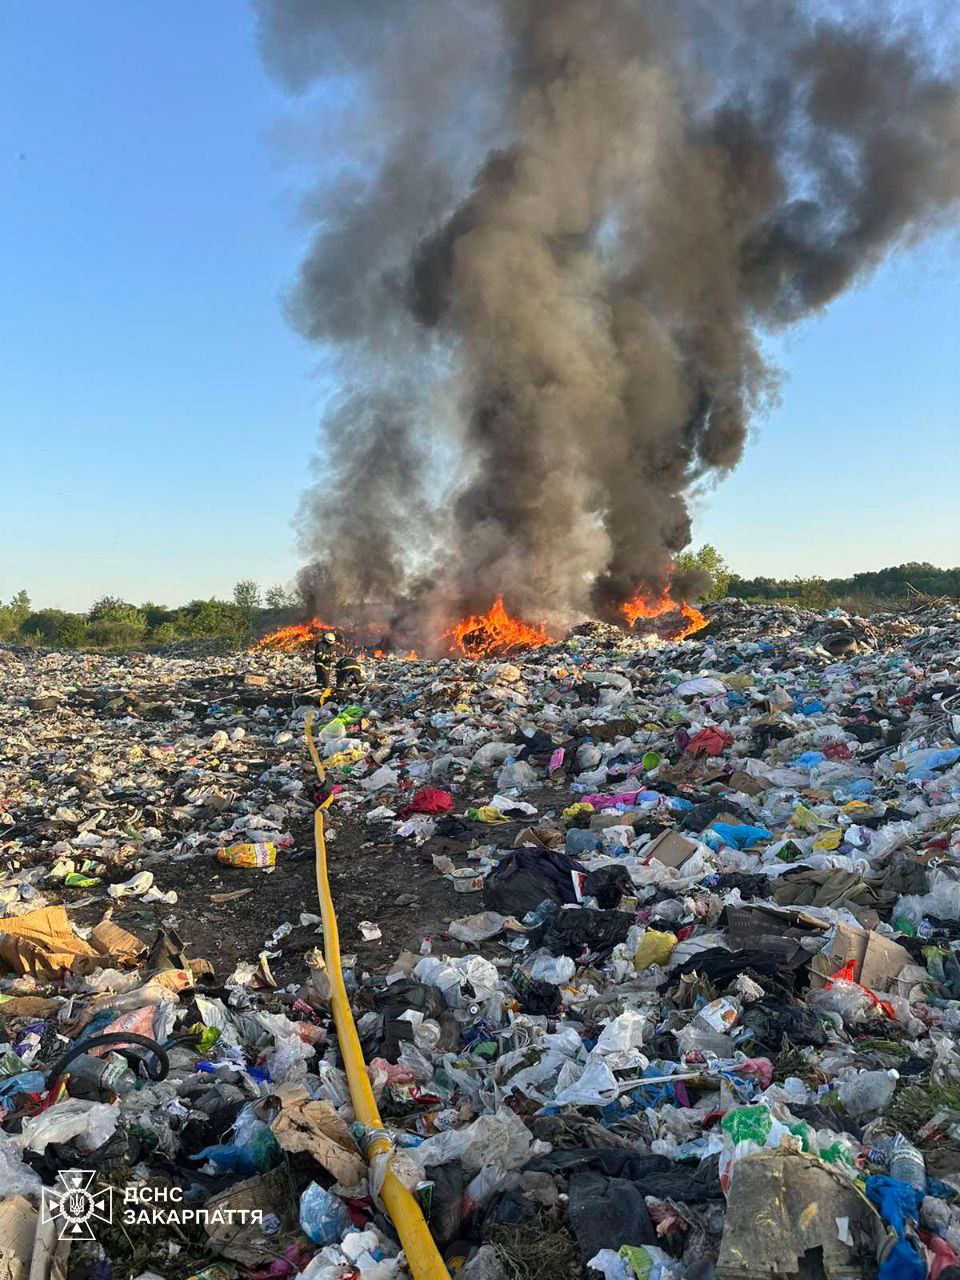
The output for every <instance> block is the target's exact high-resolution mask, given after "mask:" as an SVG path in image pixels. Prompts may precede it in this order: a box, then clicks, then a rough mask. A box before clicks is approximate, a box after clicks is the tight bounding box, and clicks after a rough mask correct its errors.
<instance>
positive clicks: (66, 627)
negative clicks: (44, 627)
mask: <svg viewBox="0 0 960 1280" xmlns="http://www.w3.org/2000/svg"><path fill="white" fill-rule="evenodd" d="M86 638H87V620H86V618H84V617H83V616H82V615H81V614H79V613H68V614H65V615H64V617H63V618H62V619H61V622H60V626H59V627H58V628H57V644H62V645H63V647H64V648H65V649H79V648H80V647H81V645H82V644H83V642H84V641H85V640H86Z"/></svg>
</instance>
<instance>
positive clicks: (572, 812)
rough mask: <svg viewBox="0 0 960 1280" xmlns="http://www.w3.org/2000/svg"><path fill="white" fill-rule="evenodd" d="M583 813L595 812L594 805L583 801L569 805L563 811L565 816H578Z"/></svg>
mask: <svg viewBox="0 0 960 1280" xmlns="http://www.w3.org/2000/svg"><path fill="white" fill-rule="evenodd" d="M581 813H593V805H592V804H584V803H583V802H582V801H580V802H579V803H577V804H571V805H568V806H567V807H566V809H564V811H563V816H564V817H565V818H578V817H579V816H580V814H581Z"/></svg>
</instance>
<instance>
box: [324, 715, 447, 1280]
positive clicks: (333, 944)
mask: <svg viewBox="0 0 960 1280" xmlns="http://www.w3.org/2000/svg"><path fill="white" fill-rule="evenodd" d="M306 735H307V747H308V748H309V751H310V757H311V759H312V760H313V766H314V768H315V769H316V771H317V778H318V779H319V781H320V783H321V785H323V783H324V781H325V777H326V775H325V772H324V768H323V763H322V761H321V760H320V755H319V753H318V751H317V748H316V744H315V743H314V740H313V711H312V710H310V711H308V712H307V724H306ZM332 799H333V796H332V795H330V796H328V797H327V798H326V800H324V801H323V803H322V804H321V805H319V806H318V808H317V812H316V817H315V819H314V826H313V834H314V842H315V844H316V850H317V897H318V898H319V900H320V915H321V918H322V920H323V955H324V960H325V961H326V966H327V976H328V978H329V980H330V1007H331V1009H332V1011H333V1020H334V1023H335V1024H336V1028H337V1038H338V1040H339V1042H340V1056H341V1058H342V1059H343V1069H344V1071H345V1072H346V1076H347V1084H348V1085H349V1087H350V1100H351V1101H352V1103H353V1113H354V1115H355V1116H356V1118H357V1120H358V1121H359V1122H360V1123H361V1124H362V1125H363V1127H364V1128H365V1129H366V1131H367V1133H368V1135H369V1139H368V1143H367V1158H368V1160H369V1161H372V1160H373V1159H374V1158H375V1157H377V1156H384V1157H385V1156H387V1153H388V1152H389V1151H390V1149H391V1143H390V1139H389V1138H388V1137H387V1135H386V1133H385V1132H384V1129H383V1121H382V1120H381V1119H380V1112H379V1111H378V1110H377V1103H376V1099H375V1098H374V1096H373V1090H372V1089H371V1087H370V1078H369V1076H368V1075H367V1064H366V1063H365V1062H364V1060H363V1051H362V1049H361V1048H360V1037H359V1036H358V1035H357V1028H356V1026H355V1025H354V1021H353V1013H352V1011H351V1009H350V1001H349V999H348V998H347V990H346V987H345V986H344V985H343V970H342V969H341V967H340V935H339V933H338V931H337V916H336V912H335V911H334V907H333V898H332V897H331V896H330V882H329V880H328V879H327V846H326V841H325V840H324V836H323V811H324V809H326V808H327V806H328V805H329V804H330V801H331V800H332ZM380 1194H381V1198H382V1200H383V1203H384V1205H385V1206H386V1208H387V1212H388V1213H389V1214H390V1218H391V1220H392V1222H393V1225H394V1226H395V1227H396V1229H397V1234H398V1235H399V1237H400V1243H401V1244H402V1245H403V1249H404V1252H405V1253H406V1255H407V1263H408V1265H409V1267H410V1271H411V1273H412V1274H413V1277H414V1280H449V1274H450V1273H449V1272H448V1271H447V1268H446V1267H445V1266H444V1263H443V1259H442V1258H441V1257H440V1254H439V1252H438V1251H437V1246H436V1245H435V1244H434V1242H433V1237H432V1236H431V1235H430V1232H429V1230H428V1228H427V1224H426V1222H425V1221H424V1218H423V1214H422V1213H421V1212H420V1206H419V1204H418V1203H417V1201H416V1199H415V1198H414V1197H413V1195H411V1193H410V1192H409V1191H408V1190H407V1188H406V1187H405V1186H404V1185H403V1183H402V1182H401V1181H400V1180H399V1178H397V1177H395V1176H394V1174H393V1172H392V1171H391V1170H390V1168H389V1166H388V1168H387V1174H386V1177H385V1178H384V1181H383V1187H382V1190H381V1193H380Z"/></svg>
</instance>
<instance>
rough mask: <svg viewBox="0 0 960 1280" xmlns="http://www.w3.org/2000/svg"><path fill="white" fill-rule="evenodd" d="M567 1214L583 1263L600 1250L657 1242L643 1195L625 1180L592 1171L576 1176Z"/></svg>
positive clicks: (637, 1188)
mask: <svg viewBox="0 0 960 1280" xmlns="http://www.w3.org/2000/svg"><path fill="white" fill-rule="evenodd" d="M568 1211H569V1215H570V1226H571V1228H572V1230H573V1234H574V1236H575V1237H576V1240H577V1245H578V1246H579V1248H580V1253H581V1255H582V1256H583V1260H584V1262H588V1261H589V1260H590V1259H591V1258H592V1257H593V1256H594V1255H595V1254H596V1253H598V1252H599V1251H600V1250H601V1249H614V1250H617V1249H619V1248H620V1247H621V1246H622V1245H625V1244H632V1245H640V1244H656V1243H657V1230H656V1227H654V1225H653V1222H652V1220H651V1218H650V1214H649V1213H648V1212H647V1206H646V1204H645V1203H644V1200H643V1192H642V1191H641V1190H640V1188H639V1187H638V1186H637V1185H636V1184H635V1183H633V1182H628V1181H627V1180H626V1179H625V1178H608V1177H605V1176H604V1175H603V1174H602V1173H595V1172H594V1171H593V1170H591V1169H586V1170H583V1171H582V1172H577V1173H575V1174H574V1175H573V1177H572V1178H571V1179H570V1205H569V1210H568Z"/></svg>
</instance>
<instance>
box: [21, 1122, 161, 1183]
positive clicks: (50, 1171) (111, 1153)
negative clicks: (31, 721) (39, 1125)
mask: <svg viewBox="0 0 960 1280" xmlns="http://www.w3.org/2000/svg"><path fill="white" fill-rule="evenodd" d="M141 1156H142V1151H141V1143H140V1139H139V1138H138V1137H137V1136H136V1134H132V1133H130V1134H128V1133H126V1132H125V1131H124V1130H123V1129H122V1128H120V1129H117V1130H115V1131H114V1132H113V1133H112V1134H111V1135H110V1137H109V1138H107V1140H106V1141H105V1142H102V1143H101V1144H100V1146H99V1147H97V1148H96V1149H95V1150H94V1151H83V1152H81V1151H80V1150H79V1148H78V1146H77V1139H76V1138H72V1139H71V1140H70V1141H69V1142H48V1143H47V1145H46V1146H45V1147H44V1149H43V1151H31V1150H30V1149H29V1148H28V1149H27V1150H26V1151H24V1153H23V1162H24V1164H28V1165H30V1167H31V1168H32V1169H33V1170H34V1172H35V1173H37V1174H39V1176H40V1178H41V1180H42V1181H43V1182H44V1183H45V1184H46V1185H47V1186H48V1187H49V1186H53V1185H54V1183H56V1181H57V1175H58V1174H59V1172H60V1170H61V1169H79V1168H83V1169H95V1170H98V1171H100V1172H104V1171H106V1170H109V1169H120V1168H121V1167H122V1168H129V1166H130V1165H131V1164H136V1163H137V1161H139V1160H140V1158H141Z"/></svg>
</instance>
